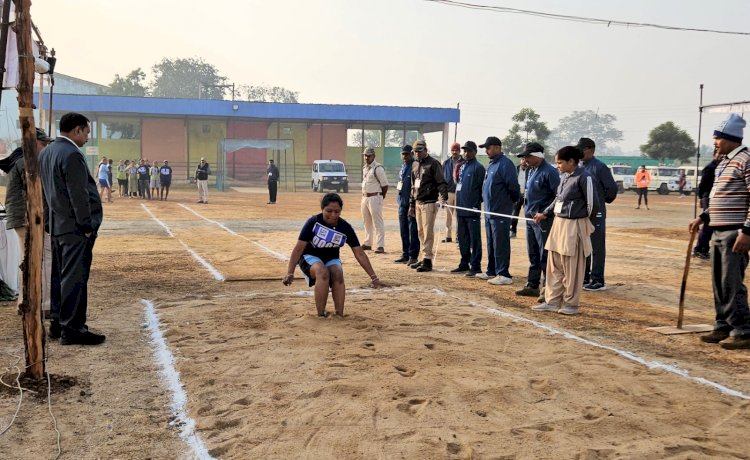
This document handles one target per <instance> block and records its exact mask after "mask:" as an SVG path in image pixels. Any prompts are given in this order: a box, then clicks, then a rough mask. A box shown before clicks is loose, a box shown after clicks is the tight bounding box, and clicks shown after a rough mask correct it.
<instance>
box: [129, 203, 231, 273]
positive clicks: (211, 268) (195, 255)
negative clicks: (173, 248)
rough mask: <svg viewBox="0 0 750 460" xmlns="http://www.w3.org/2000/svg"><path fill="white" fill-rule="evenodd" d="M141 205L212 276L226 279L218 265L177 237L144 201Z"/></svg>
mask: <svg viewBox="0 0 750 460" xmlns="http://www.w3.org/2000/svg"><path fill="white" fill-rule="evenodd" d="M141 206H142V207H143V209H144V210H145V211H146V213H148V215H149V216H151V218H152V219H154V220H155V221H156V223H157V224H159V225H161V226H162V227H163V228H164V230H165V231H166V232H167V235H169V237H170V238H175V239H177V241H179V242H180V244H181V245H182V247H183V248H185V250H186V251H187V252H188V253H189V254H190V255H191V256H193V259H195V260H196V261H197V262H198V263H199V264H201V265H203V267H205V269H206V270H208V272H209V273H210V274H211V276H213V277H214V279H215V280H216V281H224V280H225V279H226V278H224V275H222V274H221V272H220V271H219V270H217V269H216V267H214V266H213V265H211V264H210V263H209V262H208V261H207V260H206V259H204V258H203V257H201V256H200V255H199V254H198V253H197V252H195V251H194V250H193V249H191V248H190V246H188V245H187V244H185V242H184V241H182V240H181V239H179V238H177V237H176V236H175V235H174V233H172V230H170V229H169V227H168V226H167V224H165V223H164V222H162V221H161V220H159V219H158V218H157V217H156V216H155V215H154V213H152V212H151V210H150V209H148V207H147V206H146V205H145V204H144V203H141Z"/></svg>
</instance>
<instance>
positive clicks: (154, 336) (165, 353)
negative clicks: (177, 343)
mask: <svg viewBox="0 0 750 460" xmlns="http://www.w3.org/2000/svg"><path fill="white" fill-rule="evenodd" d="M141 303H142V304H143V306H144V307H145V309H144V310H145V316H146V326H147V328H148V332H149V334H150V335H151V344H152V345H153V352H154V359H155V361H156V364H157V365H158V366H159V370H160V371H161V375H162V377H163V378H164V380H165V381H166V383H167V389H168V390H169V392H170V393H171V400H172V403H171V404H170V408H171V409H172V414H173V415H174V417H175V420H174V421H173V422H171V423H170V424H171V425H173V426H175V425H176V426H178V427H180V438H181V439H182V440H183V441H184V442H185V443H186V444H187V445H188V446H190V448H191V449H192V451H193V454H194V455H195V457H196V458H198V459H200V460H210V459H213V458H214V457H212V456H211V454H209V453H208V448H207V447H206V445H205V444H204V443H203V440H202V439H201V438H200V436H198V433H196V432H195V420H193V419H192V418H190V416H189V415H188V413H187V393H186V392H185V389H184V388H183V386H182V383H180V373H179V372H177V369H175V367H174V355H172V352H171V351H169V347H168V346H167V341H166V340H165V339H164V334H162V331H161V327H160V324H159V315H158V314H157V313H156V310H155V309H154V304H153V303H152V302H151V301H149V300H144V299H142V300H141Z"/></svg>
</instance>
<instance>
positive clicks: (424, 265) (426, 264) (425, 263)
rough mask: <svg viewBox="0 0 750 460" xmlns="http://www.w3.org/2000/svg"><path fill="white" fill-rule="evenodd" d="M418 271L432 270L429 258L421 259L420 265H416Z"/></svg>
mask: <svg viewBox="0 0 750 460" xmlns="http://www.w3.org/2000/svg"><path fill="white" fill-rule="evenodd" d="M417 271H418V272H420V273H421V272H431V271H432V261H431V260H430V259H425V260H423V261H422V265H420V266H419V267H417Z"/></svg>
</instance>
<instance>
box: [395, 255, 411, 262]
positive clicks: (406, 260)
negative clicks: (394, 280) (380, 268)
mask: <svg viewBox="0 0 750 460" xmlns="http://www.w3.org/2000/svg"><path fill="white" fill-rule="evenodd" d="M407 262H409V258H408V257H404V256H401V257H399V258H398V259H396V260H394V261H393V263H394V264H405V263H407Z"/></svg>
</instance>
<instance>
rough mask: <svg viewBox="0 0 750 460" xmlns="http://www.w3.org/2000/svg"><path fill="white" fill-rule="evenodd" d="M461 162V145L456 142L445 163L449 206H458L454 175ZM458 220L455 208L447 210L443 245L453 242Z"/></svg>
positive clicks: (444, 174) (444, 173)
mask: <svg viewBox="0 0 750 460" xmlns="http://www.w3.org/2000/svg"><path fill="white" fill-rule="evenodd" d="M459 161H461V144H459V143H458V142H454V143H453V144H452V145H451V156H450V157H449V158H448V159H447V160H445V161H444V162H443V177H445V183H446V184H448V201H447V202H446V204H447V205H448V206H455V205H456V181H455V180H454V177H453V173H454V171H455V169H456V165H457V164H458V162H459ZM455 218H456V210H455V209H453V208H445V229H446V232H445V239H444V240H443V241H441V243H450V242H451V241H453V239H452V238H451V235H452V234H453V233H452V232H453V220H454V219H455Z"/></svg>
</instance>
